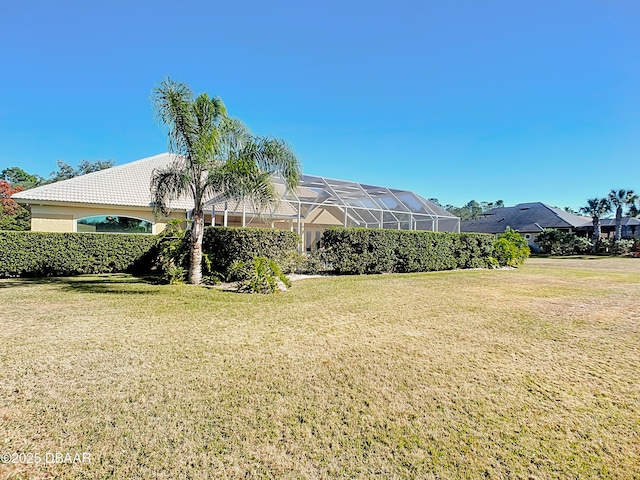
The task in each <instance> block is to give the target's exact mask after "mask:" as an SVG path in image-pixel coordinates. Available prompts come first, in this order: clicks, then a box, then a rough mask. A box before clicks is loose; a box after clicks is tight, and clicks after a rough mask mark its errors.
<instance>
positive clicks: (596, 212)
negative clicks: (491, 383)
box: [580, 198, 611, 248]
mask: <svg viewBox="0 0 640 480" xmlns="http://www.w3.org/2000/svg"><path fill="white" fill-rule="evenodd" d="M610 211H611V203H610V202H609V199H608V198H590V199H588V200H587V204H586V205H585V206H584V207H582V208H581V209H580V213H584V214H585V215H589V216H590V217H591V219H592V220H593V236H592V240H593V243H594V244H595V243H597V242H598V240H600V236H601V235H602V232H601V229H600V218H601V217H602V216H604V215H606V214H607V213H608V212H610ZM594 248H595V246H594Z"/></svg>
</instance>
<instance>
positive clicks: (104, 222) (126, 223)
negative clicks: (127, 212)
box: [76, 215, 152, 234]
mask: <svg viewBox="0 0 640 480" xmlns="http://www.w3.org/2000/svg"><path fill="white" fill-rule="evenodd" d="M76 231H78V232H91V233H148V234H150V233H152V225H151V222H147V221H146V220H141V219H139V218H132V217H123V216H121V215H98V216H95V217H85V218H80V219H78V228H77V230H76Z"/></svg>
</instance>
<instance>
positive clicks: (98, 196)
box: [12, 153, 193, 210]
mask: <svg viewBox="0 0 640 480" xmlns="http://www.w3.org/2000/svg"><path fill="white" fill-rule="evenodd" d="M174 159H175V155H173V154H170V153H162V154H160V155H155V156H153V157H148V158H143V159H142V160H138V161H135V162H131V163H126V164H124V165H118V166H117V167H111V168H107V169H105V170H100V171H99V172H94V173H88V174H86V175H81V176H79V177H74V178H70V179H69V180H62V181H61V182H55V183H50V184H48V185H42V186H41V187H36V188H31V189H29V190H24V191H22V192H19V193H16V194H15V195H13V196H12V198H14V199H15V200H17V201H18V202H19V203H36V202H39V201H40V202H63V203H86V204H95V205H123V206H131V207H150V206H151V189H150V184H151V174H152V172H153V170H154V169H155V168H158V167H164V166H165V165H168V164H169V163H171V162H172V161H173V160H174ZM171 208H173V209H184V210H187V209H189V210H190V209H192V208H193V202H192V201H190V200H188V199H178V200H176V201H175V202H173V203H172V205H171Z"/></svg>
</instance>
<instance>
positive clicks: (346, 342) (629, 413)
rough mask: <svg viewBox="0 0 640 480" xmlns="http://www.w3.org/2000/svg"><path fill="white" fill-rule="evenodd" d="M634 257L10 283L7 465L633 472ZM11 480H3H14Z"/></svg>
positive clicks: (489, 473) (0, 425)
mask: <svg viewBox="0 0 640 480" xmlns="http://www.w3.org/2000/svg"><path fill="white" fill-rule="evenodd" d="M639 293H640V261H638V260H633V259H599V260H554V259H532V260H530V261H529V262H528V263H527V265H526V266H525V267H524V268H522V269H519V270H509V271H482V270H476V271H455V272H441V273H431V274H412V275H380V276H368V277H363V276H358V277H341V278H323V279H311V280H305V281H301V282H297V283H296V284H294V286H293V288H292V289H291V290H290V291H289V292H288V293H286V294H281V295H274V296H253V295H239V294H235V293H230V292H220V291H217V290H207V289H201V288H193V287H189V286H182V287H180V286H178V287H176V286H158V285H151V284H147V283H144V282H141V281H139V280H137V279H133V278H131V277H127V276H113V275H112V276H93V277H78V278H72V279H58V280H50V281H17V280H5V281H0V302H2V304H3V305H4V306H5V308H4V309H3V316H2V318H1V319H0V358H1V359H2V365H3V369H2V373H0V442H2V444H1V448H0V450H1V451H4V452H56V451H60V452H76V451H77V452H90V453H91V463H89V464H71V465H48V466H44V465H10V466H7V465H0V469H4V470H2V471H3V472H4V475H5V476H11V475H18V476H25V477H28V476H42V477H46V476H48V475H49V476H52V477H56V478H58V477H77V476H84V477H87V478H100V477H112V476H115V477H118V478H182V477H184V478H209V477H220V478H224V477H245V478H333V477H338V478H339V477H349V478H353V477H359V478H368V477H372V476H375V475H380V476H385V477H390V478H478V477H489V478H518V477H520V478H594V477H598V478H634V477H638V476H640V460H639V458H640V447H639V445H640V433H639V432H640V386H639V385H640V355H639V353H640V352H639V347H638V345H639V344H640V342H639V341H640V334H639V331H638V318H639V315H638V314H639V313H640V310H639V307H638V303H637V299H638V294H639ZM1 475H2V474H0V476H1Z"/></svg>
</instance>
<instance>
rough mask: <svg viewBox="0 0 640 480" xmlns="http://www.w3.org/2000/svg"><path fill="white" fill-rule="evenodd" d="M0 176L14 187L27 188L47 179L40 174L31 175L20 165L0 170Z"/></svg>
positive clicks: (40, 183)
mask: <svg viewBox="0 0 640 480" xmlns="http://www.w3.org/2000/svg"><path fill="white" fill-rule="evenodd" d="M0 178H1V179H2V180H6V181H7V182H9V183H10V184H11V185H13V186H14V187H22V188H23V189H25V190H28V189H29V188H34V187H37V186H38V185H42V184H43V183H44V181H45V180H44V178H42V177H41V176H40V175H31V174H30V173H27V172H25V171H24V170H23V169H21V168H20V167H9V168H5V169H4V170H2V172H0Z"/></svg>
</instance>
